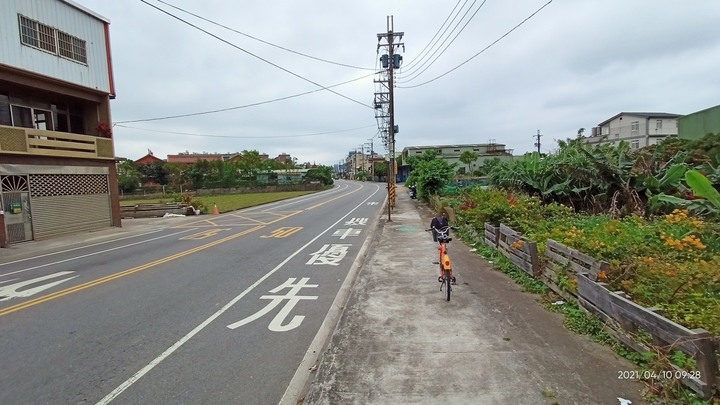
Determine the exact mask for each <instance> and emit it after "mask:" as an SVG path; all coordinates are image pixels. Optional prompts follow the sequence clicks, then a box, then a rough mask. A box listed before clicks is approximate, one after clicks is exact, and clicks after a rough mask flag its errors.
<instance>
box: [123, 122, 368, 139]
mask: <svg viewBox="0 0 720 405" xmlns="http://www.w3.org/2000/svg"><path fill="white" fill-rule="evenodd" d="M116 126H118V127H121V128H128V129H137V130H139V131H147V132H157V133H161V134H172V135H187V136H199V137H203V138H230V139H275V138H301V137H306V136H320V135H330V134H338V133H342V132H350V131H357V130H360V129H367V128H372V127H375V124H373V125H367V126H364V127H357V128H348V129H341V130H338V131H328V132H316V133H311V134H298V135H277V136H235V135H212V134H195V133H188V132H175V131H161V130H157V129H148V128H137V127H133V126H129V125H122V124H117V125H116Z"/></svg>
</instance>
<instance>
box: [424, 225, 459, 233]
mask: <svg viewBox="0 0 720 405" xmlns="http://www.w3.org/2000/svg"><path fill="white" fill-rule="evenodd" d="M450 229H453V230H456V229H457V228H456V227H454V226H443V227H442V228H440V229H438V228H435V227H434V226H433V227H431V228H428V229H426V230H425V232H430V231H432V230H434V231H436V232H440V233H447V231H449V230H450Z"/></svg>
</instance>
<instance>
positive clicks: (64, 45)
mask: <svg viewBox="0 0 720 405" xmlns="http://www.w3.org/2000/svg"><path fill="white" fill-rule="evenodd" d="M58 44H59V45H60V52H59V54H60V56H62V57H63V58H68V59H72V60H75V61H78V62H81V63H87V52H86V48H85V41H83V40H82V39H80V38H76V37H74V36H72V35H70V34H66V33H64V32H62V31H58Z"/></svg>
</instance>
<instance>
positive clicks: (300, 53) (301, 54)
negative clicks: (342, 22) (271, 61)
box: [156, 0, 373, 70]
mask: <svg viewBox="0 0 720 405" xmlns="http://www.w3.org/2000/svg"><path fill="white" fill-rule="evenodd" d="M156 1H157V2H159V3H162V4H165V5H166V6H168V7H172V8H174V9H176V10H179V11H182V12H183V13H186V14H189V15H191V16H193V17H196V18H199V19H201V20H203V21H207V22H209V23H210V24H213V25H217V26H218V27H222V28H225V29H226V30H228V31H232V32H235V33H237V34H240V35H243V36H246V37H248V38H250V39H254V40H255V41H258V42H262V43H263V44H265V45H270V46H272V47H275V48H278V49H282V50H283V51H286V52H290V53H294V54H296V55H300V56H304V57H306V58H310V59H314V60H317V61H320V62H325V63H330V64H333V65H337V66H343V67H348V68H352V69H360V70H373V69H372V68H364V67H359V66H353V65H348V64H345V63H339V62H333V61H331V60H327V59H322V58H318V57H315V56H312V55H308V54H305V53H302V52H297V51H293V50H292V49H288V48H285V47H282V46H280V45H275V44H273V43H271V42H267V41H264V40H262V39H260V38H256V37H254V36H252V35H250V34H246V33H244V32H240V31H238V30H236V29H234V28H230V27H228V26H226V25H223V24H220V23H217V22H215V21H212V20H209V19H207V18H205V17H202V16H200V15H197V14H195V13H192V12H190V11H187V10H185V9H183V8H180V7H177V6H174V5H172V4H170V3H168V2H166V1H163V0H156Z"/></svg>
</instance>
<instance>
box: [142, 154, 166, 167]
mask: <svg viewBox="0 0 720 405" xmlns="http://www.w3.org/2000/svg"><path fill="white" fill-rule="evenodd" d="M160 162H164V160H162V159H160V158H158V157H156V156H155V155H153V154H152V152H149V153H148V154H147V155H145V156H143V157H141V158H140V159H138V160H136V161H135V164H136V165H151V164H153V163H160Z"/></svg>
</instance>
